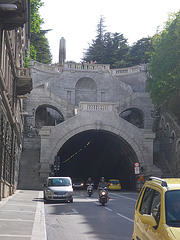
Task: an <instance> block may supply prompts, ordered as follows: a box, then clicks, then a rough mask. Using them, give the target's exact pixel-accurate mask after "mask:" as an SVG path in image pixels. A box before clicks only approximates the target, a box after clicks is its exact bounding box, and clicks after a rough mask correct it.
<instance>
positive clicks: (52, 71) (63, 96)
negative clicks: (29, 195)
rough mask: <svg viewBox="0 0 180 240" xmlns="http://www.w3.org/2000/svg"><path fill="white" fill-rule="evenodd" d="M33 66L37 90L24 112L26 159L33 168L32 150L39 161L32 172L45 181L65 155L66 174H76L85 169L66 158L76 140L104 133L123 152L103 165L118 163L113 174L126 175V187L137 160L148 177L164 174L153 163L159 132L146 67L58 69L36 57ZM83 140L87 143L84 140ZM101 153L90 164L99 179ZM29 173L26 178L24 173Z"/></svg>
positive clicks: (76, 66) (132, 178) (74, 65)
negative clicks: (148, 89)
mask: <svg viewBox="0 0 180 240" xmlns="http://www.w3.org/2000/svg"><path fill="white" fill-rule="evenodd" d="M30 69H31V77H32V81H33V90H32V91H31V93H30V94H28V95H27V99H26V112H27V113H28V115H27V116H25V121H26V122H25V124H26V132H25V133H24V144H23V148H24V152H23V159H22V161H23V162H24V164H25V163H26V164H27V167H28V169H30V165H29V161H27V159H28V157H29V156H30V154H31V157H30V158H31V159H32V158H33V159H34V161H35V159H36V161H35V162H34V164H33V165H32V166H31V168H32V176H34V175H33V174H34V172H35V171H36V172H37V176H39V177H40V181H42V182H43V181H44V180H45V178H46V177H48V176H49V175H50V174H51V166H52V165H53V164H54V160H55V159H56V158H57V157H59V158H60V159H61V163H62V168H61V170H62V172H61V173H62V174H68V175H70V176H73V175H77V174H78V170H79V169H80V168H78V169H76V166H74V165H73V163H74V162H75V160H74V161H73V160H72V161H68V162H67V164H66V160H67V159H68V157H70V159H71V154H70V152H69V151H70V149H71V148H72V145H71V143H72V142H73V141H74V142H75V143H74V144H75V146H76V145H77V144H76V142H80V141H81V136H84V137H85V138H86V137H87V138H88V137H89V136H92V139H100V138H101V137H102V136H103V139H102V141H105V139H107V140H109V139H111V141H110V143H112V142H114V144H115V145H116V146H117V149H118V151H117V152H119V155H118V159H117V162H116V163H115V162H113V161H115V160H113V158H111V157H110V158H109V160H107V161H106V163H105V162H103V164H105V165H106V164H107V165H108V164H109V166H116V167H114V169H113V172H112V174H114V175H113V176H115V177H122V181H123V185H124V186H130V185H131V186H132V185H133V186H134V182H135V178H136V176H135V174H134V165H135V163H136V162H138V163H139V165H140V166H141V169H143V175H144V177H148V176H150V175H156V176H158V175H160V174H161V172H160V170H159V169H157V168H156V166H155V165H154V162H153V140H154V138H155V133H154V132H153V131H152V126H153V121H154V118H153V117H152V114H151V113H152V111H153V110H154V105H153V104H152V102H151V99H150V96H149V94H148V93H147V92H146V90H145V86H146V78H147V69H146V66H145V65H141V66H134V67H130V68H124V69H110V67H109V65H107V64H81V63H65V64H64V66H63V67H59V66H49V65H44V64H41V63H38V62H35V61H33V62H31V64H30ZM85 138H84V139H85ZM82 142H83V143H82V144H86V142H85V140H82ZM34 143H36V144H34ZM97 144H99V141H98V142H97ZM99 147H100V146H99ZM65 149H66V152H67V159H65V158H66V157H65V154H64V152H65ZM108 151H109V152H110V151H111V149H109V150H108ZM101 153H103V151H101ZM74 154H75V152H74V153H72V156H75V155H74ZM97 155H98V154H97ZM97 155H96V156H95V157H94V158H93V159H94V160H92V161H93V162H91V164H94V165H95V166H96V167H94V169H96V171H99V172H98V173H97V177H98V175H99V174H102V172H101V169H99V170H98V169H97V168H98V167H97V166H98V161H100V158H98V157H97ZM112 155H113V154H112ZM74 158H75V157H74ZM96 158H97V159H96ZM63 159H64V160H63ZM77 161H78V159H77ZM79 161H80V160H79ZM102 161H103V159H102ZM37 163H38V164H37ZM68 164H69V165H68ZM71 164H72V165H71ZM83 164H84V168H83V169H82V170H81V174H82V173H85V172H86V167H87V165H88V160H86V162H82V164H81V163H80V162H79V163H78V164H77V165H78V166H82V165H83ZM116 164H117V165H116ZM35 165H36V166H37V167H36V169H35ZM65 165H66V166H65ZM99 165H100V163H99ZM63 166H64V167H63ZM106 170H107V171H108V167H107V168H106V169H104V175H105V174H108V173H107V172H106ZM70 171H71V172H70ZM94 172H95V171H94ZM79 174H80V173H79ZM92 174H93V173H92ZM94 174H95V173H94ZM24 176H27V172H25V171H24ZM81 176H82V175H81ZM84 177H85V176H84ZM94 177H96V176H94ZM21 179H22V180H21V182H22V185H21V186H22V187H25V186H24V185H23V184H24V177H23V176H22V178H21ZM33 179H35V177H33ZM34 185H36V183H34ZM27 186H28V183H27V185H26V187H27ZM129 189H130V188H129Z"/></svg>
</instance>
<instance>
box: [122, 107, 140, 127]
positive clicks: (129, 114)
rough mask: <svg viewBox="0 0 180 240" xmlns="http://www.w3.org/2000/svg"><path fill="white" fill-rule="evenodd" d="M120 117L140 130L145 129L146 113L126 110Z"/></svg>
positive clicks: (131, 109)
mask: <svg viewBox="0 0 180 240" xmlns="http://www.w3.org/2000/svg"><path fill="white" fill-rule="evenodd" d="M119 116H120V117H122V118H123V119H125V120H126V121H128V122H130V123H132V124H133V125H135V126H136V127H138V128H144V113H143V111H142V110H140V109H138V108H129V109H126V110H125V111H123V112H122V113H121V114H120V115H119Z"/></svg>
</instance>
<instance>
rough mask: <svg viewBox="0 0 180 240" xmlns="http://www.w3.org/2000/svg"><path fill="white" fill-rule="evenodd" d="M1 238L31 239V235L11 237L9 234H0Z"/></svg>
mask: <svg viewBox="0 0 180 240" xmlns="http://www.w3.org/2000/svg"><path fill="white" fill-rule="evenodd" d="M0 237H9V238H12V239H13V238H15V237H16V238H30V237H31V235H9V234H0Z"/></svg>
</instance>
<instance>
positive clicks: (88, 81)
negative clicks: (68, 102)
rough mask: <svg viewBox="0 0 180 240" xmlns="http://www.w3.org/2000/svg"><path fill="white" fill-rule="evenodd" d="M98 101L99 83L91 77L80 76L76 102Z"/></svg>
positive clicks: (76, 88)
mask: <svg viewBox="0 0 180 240" xmlns="http://www.w3.org/2000/svg"><path fill="white" fill-rule="evenodd" d="M81 101H84V102H97V84H96V82H95V81H94V80H93V79H92V78H90V77H83V78H80V79H79V80H78V81H77V83H76V85H75V104H76V105H78V104H79V102H81Z"/></svg>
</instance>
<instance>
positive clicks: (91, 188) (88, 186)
mask: <svg viewBox="0 0 180 240" xmlns="http://www.w3.org/2000/svg"><path fill="white" fill-rule="evenodd" d="M93 185H94V184H93V183H87V193H88V196H89V197H91V196H92V194H93Z"/></svg>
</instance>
